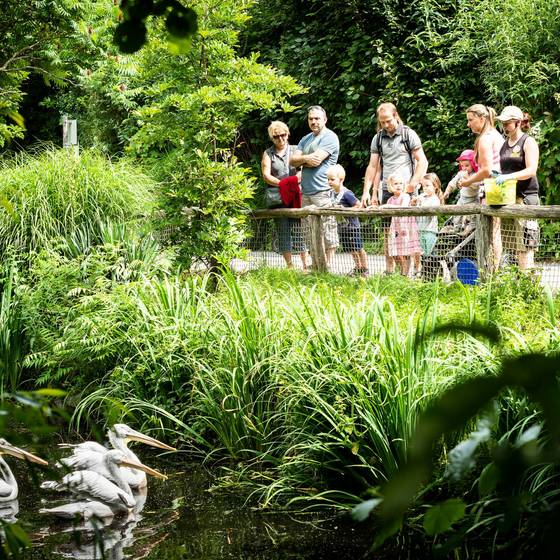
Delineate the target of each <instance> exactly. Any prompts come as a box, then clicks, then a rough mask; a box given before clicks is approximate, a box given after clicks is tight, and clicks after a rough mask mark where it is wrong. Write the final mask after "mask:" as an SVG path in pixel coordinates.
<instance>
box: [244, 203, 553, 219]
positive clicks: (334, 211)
mask: <svg viewBox="0 0 560 560" xmlns="http://www.w3.org/2000/svg"><path fill="white" fill-rule="evenodd" d="M248 214H249V216H250V217H252V218H282V217H289V218H305V217H307V216H333V215H336V216H355V217H358V218H372V217H376V216H379V217H384V216H442V215H443V216H473V215H482V216H492V217H496V218H560V205H551V206H527V205H523V204H510V205H507V206H501V207H494V206H486V205H484V204H462V205H457V204H450V205H443V206H427V207H426V206H421V207H418V206H407V207H405V208H403V207H398V208H397V207H389V206H381V207H371V208H339V207H336V206H330V207H328V208H318V207H316V206H306V207H305V208H276V209H274V210H271V209H264V210H252V211H250V212H249V213H248Z"/></svg>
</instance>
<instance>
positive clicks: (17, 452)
mask: <svg viewBox="0 0 560 560" xmlns="http://www.w3.org/2000/svg"><path fill="white" fill-rule="evenodd" d="M0 452H1V453H6V454H8V455H12V456H13V457H17V458H18V459H23V460H24V461H30V462H31V463H37V464H38V465H43V466H47V465H48V463H47V461H45V460H44V459H41V457H37V455H33V453H29V451H25V450H24V449H20V448H19V447H16V446H15V445H12V444H10V443H8V442H7V441H3V442H2V443H0Z"/></svg>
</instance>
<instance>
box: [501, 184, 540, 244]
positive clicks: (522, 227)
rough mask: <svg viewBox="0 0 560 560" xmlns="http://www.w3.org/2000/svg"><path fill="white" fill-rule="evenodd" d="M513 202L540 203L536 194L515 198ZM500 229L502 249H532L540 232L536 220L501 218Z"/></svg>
mask: <svg viewBox="0 0 560 560" xmlns="http://www.w3.org/2000/svg"><path fill="white" fill-rule="evenodd" d="M515 203H516V204H528V205H530V206H538V205H539V204H540V202H539V198H538V196H537V195H529V196H527V197H525V198H522V197H520V198H517V200H516V202H515ZM500 231H501V236H502V248H503V250H504V251H516V252H526V251H533V250H535V249H536V248H537V247H538V245H539V235H540V232H539V224H538V222H537V221H536V220H527V219H525V218H522V219H517V218H502V219H501V228H500Z"/></svg>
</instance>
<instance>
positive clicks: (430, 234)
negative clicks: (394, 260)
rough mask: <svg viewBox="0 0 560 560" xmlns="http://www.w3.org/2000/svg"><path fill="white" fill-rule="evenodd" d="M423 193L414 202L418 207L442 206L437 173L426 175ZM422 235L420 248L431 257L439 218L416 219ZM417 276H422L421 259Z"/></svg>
mask: <svg viewBox="0 0 560 560" xmlns="http://www.w3.org/2000/svg"><path fill="white" fill-rule="evenodd" d="M420 183H421V185H422V193H421V194H420V195H419V196H418V197H417V199H416V201H415V202H413V204H414V203H415V204H416V205H417V206H420V207H423V208H427V207H429V206H440V205H441V204H442V202H443V195H442V193H441V181H440V180H439V177H438V176H437V175H436V174H435V173H426V175H424V177H422V181H421V182H420ZM416 224H417V225H418V231H419V234H420V248H421V249H422V254H423V255H431V254H432V251H433V250H434V245H435V244H436V241H437V234H438V220H437V216H420V217H418V218H416ZM415 265H416V266H415V268H416V275H417V276H420V271H421V269H422V265H421V262H420V258H418V259H417V261H416V263H415Z"/></svg>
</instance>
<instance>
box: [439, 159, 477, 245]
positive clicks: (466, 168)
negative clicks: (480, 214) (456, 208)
mask: <svg viewBox="0 0 560 560" xmlns="http://www.w3.org/2000/svg"><path fill="white" fill-rule="evenodd" d="M457 161H458V162H459V172H458V173H457V174H456V175H455V177H453V179H451V181H449V183H448V184H447V188H446V189H445V192H444V193H443V198H444V200H447V199H448V198H449V196H450V195H451V193H452V192H453V191H454V190H455V189H456V188H457V183H458V181H459V179H462V178H464V177H468V176H469V175H472V174H473V173H476V172H477V171H478V165H477V163H476V160H475V152H474V150H463V151H462V152H461V155H460V156H459V157H458V158H457ZM479 190H480V185H478V184H475V185H470V186H468V187H461V189H460V194H459V198H458V200H457V204H475V203H477V202H479V194H480V193H479ZM472 227H473V223H472V220H470V219H469V218H468V217H467V216H455V217H454V218H453V221H452V225H447V226H445V227H444V228H443V229H442V233H460V232H464V234H466V233H469V232H470V231H472Z"/></svg>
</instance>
